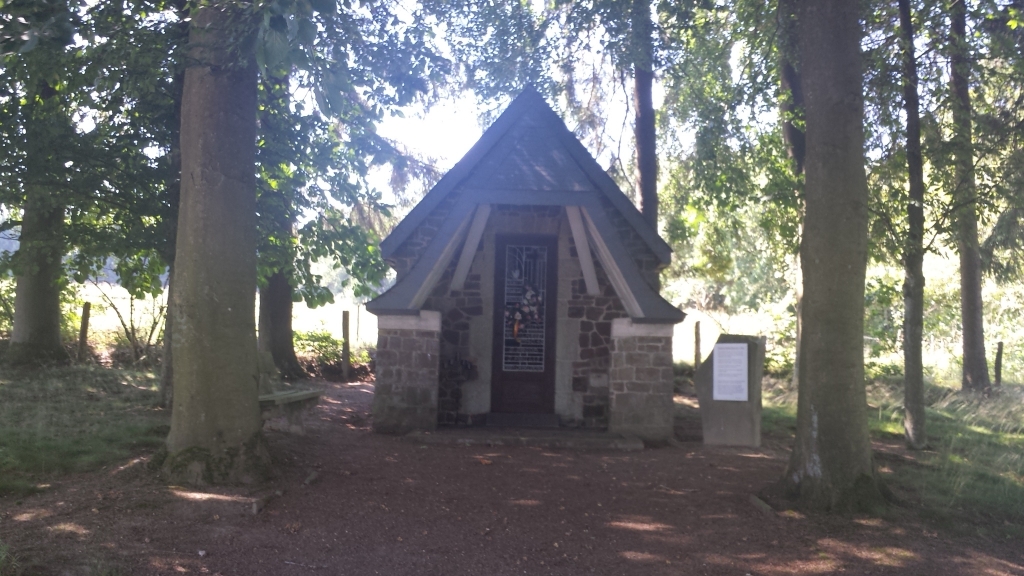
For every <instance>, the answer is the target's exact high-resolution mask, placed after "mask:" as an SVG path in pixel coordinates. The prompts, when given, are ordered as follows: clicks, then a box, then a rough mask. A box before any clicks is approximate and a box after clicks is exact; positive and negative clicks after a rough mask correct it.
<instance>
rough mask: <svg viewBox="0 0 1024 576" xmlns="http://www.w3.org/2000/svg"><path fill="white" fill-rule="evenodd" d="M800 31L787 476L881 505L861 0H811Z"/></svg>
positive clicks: (860, 505)
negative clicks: (870, 342) (791, 431)
mask: <svg viewBox="0 0 1024 576" xmlns="http://www.w3.org/2000/svg"><path fill="white" fill-rule="evenodd" d="M797 29H798V37H799V46H800V63H801V71H802V76H803V78H802V86H803V91H804V97H805V99H806V102H805V114H806V119H807V120H806V126H807V128H806V134H807V158H806V162H805V172H806V185H805V196H806V209H805V217H804V226H803V239H802V242H801V262H802V266H803V276H804V297H803V327H802V331H801V335H800V368H799V369H800V388H799V401H798V408H797V436H796V444H795V446H794V449H793V453H792V457H791V459H790V462H789V469H788V471H787V472H786V476H785V477H784V478H783V481H782V482H783V487H784V488H785V489H786V491H787V492H788V495H789V496H790V497H792V498H795V499H796V500H797V502H798V503H799V504H800V505H801V506H804V507H807V508H811V509H818V510H827V511H843V510H863V509H873V508H875V507H876V506H878V505H880V504H882V503H883V498H882V495H881V490H880V489H879V485H878V484H877V480H876V478H875V475H874V467H873V463H872V458H871V443H870V439H869V437H868V420H867V398H866V394H865V389H864V276H865V269H866V267H867V246H868V242H867V232H868V210H867V203H868V187H867V179H866V176H865V174H864V150H863V146H864V134H863V94H862V91H861V81H862V68H861V66H862V64H861V55H860V38H861V31H860V25H859V22H858V4H857V3H855V2H847V1H846V0H802V1H801V2H800V3H799V11H798V22H797Z"/></svg>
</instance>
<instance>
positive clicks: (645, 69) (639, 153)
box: [631, 0, 658, 230]
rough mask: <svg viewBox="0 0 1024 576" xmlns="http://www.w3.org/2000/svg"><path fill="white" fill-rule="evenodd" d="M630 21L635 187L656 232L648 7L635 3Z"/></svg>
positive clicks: (643, 2) (640, 0) (651, 29)
mask: <svg viewBox="0 0 1024 576" xmlns="http://www.w3.org/2000/svg"><path fill="white" fill-rule="evenodd" d="M631 19H632V44H633V46H632V52H633V54H632V56H633V105H634V106H635V108H636V125H635V126H634V128H633V134H634V136H635V137H636V166H637V185H638V187H639V188H640V211H641V213H642V214H643V216H644V219H645V220H647V223H648V224H650V225H651V226H653V227H654V229H655V230H657V229H658V150H657V132H656V130H655V122H654V120H655V118H654V97H653V94H652V92H653V87H654V44H653V42H654V39H653V37H652V35H653V33H654V25H653V23H652V22H651V3H650V2H649V1H647V0H634V1H633V5H632V11H631Z"/></svg>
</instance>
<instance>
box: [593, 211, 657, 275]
mask: <svg viewBox="0 0 1024 576" xmlns="http://www.w3.org/2000/svg"><path fill="white" fill-rule="evenodd" d="M601 206H602V207H603V208H604V212H605V215H606V216H607V217H608V220H609V221H610V222H611V225H612V226H613V227H614V228H615V229H616V230H617V231H618V233H619V239H620V240H621V241H622V245H623V246H624V247H625V248H626V251H627V252H629V253H630V254H631V255H632V256H633V263H634V264H636V267H637V269H638V270H639V271H640V275H641V276H642V277H643V279H644V280H645V281H646V282H647V284H648V285H649V286H650V287H651V288H653V289H654V291H655V292H660V291H661V270H662V269H663V268H664V267H665V266H664V265H663V264H662V263H661V261H660V260H658V257H657V256H656V255H655V254H654V252H653V251H652V250H651V248H650V247H649V246H648V245H647V242H645V241H644V239H643V238H642V237H641V236H640V234H639V233H638V232H637V231H636V230H635V229H634V228H633V226H632V225H631V224H630V223H629V221H628V220H626V217H625V216H623V215H622V214H621V213H620V212H619V211H618V210H616V209H615V207H614V206H613V205H612V203H611V201H610V200H608V199H607V198H603V197H602V198H601Z"/></svg>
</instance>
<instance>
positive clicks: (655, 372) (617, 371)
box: [609, 319, 673, 442]
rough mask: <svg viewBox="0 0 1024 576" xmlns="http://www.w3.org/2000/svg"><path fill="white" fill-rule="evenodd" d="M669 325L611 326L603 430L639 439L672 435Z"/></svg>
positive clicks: (663, 439)
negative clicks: (607, 407) (607, 405)
mask: <svg viewBox="0 0 1024 576" xmlns="http://www.w3.org/2000/svg"><path fill="white" fill-rule="evenodd" d="M671 334H672V326H671V325H650V324H647V325H644V324H640V325H633V324H632V322H631V321H630V320H628V319H624V320H619V321H617V324H616V325H615V326H613V330H612V335H613V339H612V340H613V342H614V350H613V351H612V362H611V364H612V365H611V372H610V374H609V380H610V382H609V397H610V411H611V414H610V421H609V430H610V431H612V432H615V433H619V434H628V435H632V436H637V437H639V438H641V439H643V440H648V441H660V442H666V441H668V440H669V439H670V438H671V437H672V412H673V410H672V408H673V405H672V335H671Z"/></svg>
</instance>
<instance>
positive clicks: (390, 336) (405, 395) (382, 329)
mask: <svg viewBox="0 0 1024 576" xmlns="http://www.w3.org/2000/svg"><path fill="white" fill-rule="evenodd" d="M440 358H441V313H440V312H434V311H429V310H421V311H420V312H419V314H418V315H414V316H378V317H377V358H376V362H377V369H376V371H377V382H376V385H375V387H374V394H373V429H374V431H375V432H381V433H384V434H405V433H407V432H410V431H412V430H433V429H435V428H437V383H438V371H439V362H440Z"/></svg>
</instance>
